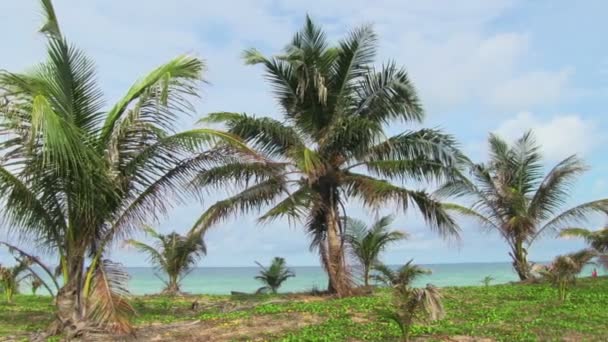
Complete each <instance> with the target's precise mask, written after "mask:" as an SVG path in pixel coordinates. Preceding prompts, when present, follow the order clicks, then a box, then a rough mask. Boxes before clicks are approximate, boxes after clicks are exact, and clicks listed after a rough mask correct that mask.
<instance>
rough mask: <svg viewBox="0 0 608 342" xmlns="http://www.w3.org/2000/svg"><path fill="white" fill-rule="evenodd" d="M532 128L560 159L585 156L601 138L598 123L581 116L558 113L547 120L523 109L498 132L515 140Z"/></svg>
mask: <svg viewBox="0 0 608 342" xmlns="http://www.w3.org/2000/svg"><path fill="white" fill-rule="evenodd" d="M527 130H532V131H534V134H535V136H536V140H537V141H538V143H539V144H540V145H541V146H542V150H543V152H544V154H545V156H546V157H547V158H548V159H550V160H553V161H555V160H560V159H563V158H565V157H567V156H569V155H572V154H579V155H583V156H584V155H585V154H587V153H588V152H590V151H591V150H592V149H593V147H595V146H596V145H597V144H598V142H599V141H600V140H601V135H600V134H599V131H598V129H597V127H596V125H595V124H594V123H593V122H592V121H590V120H586V119H584V118H582V117H581V116H580V115H575V114H571V115H557V116H553V117H551V118H549V119H546V120H543V119H540V118H538V117H537V116H535V115H533V114H531V113H528V112H522V113H519V114H517V115H516V116H515V117H514V118H512V119H509V120H506V121H504V122H503V123H502V124H500V126H499V127H498V128H497V129H496V130H495V133H497V134H498V135H500V136H502V137H504V138H505V139H509V140H514V139H517V138H518V137H520V136H521V135H522V134H523V133H524V132H525V131H527Z"/></svg>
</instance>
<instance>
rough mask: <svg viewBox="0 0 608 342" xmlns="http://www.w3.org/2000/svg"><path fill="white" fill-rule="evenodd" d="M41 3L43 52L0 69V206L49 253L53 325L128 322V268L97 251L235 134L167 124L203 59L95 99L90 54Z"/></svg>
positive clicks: (179, 110)
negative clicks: (22, 64) (55, 278)
mask: <svg viewBox="0 0 608 342" xmlns="http://www.w3.org/2000/svg"><path fill="white" fill-rule="evenodd" d="M42 7H43V11H44V13H45V15H46V23H45V24H44V26H43V27H42V29H41V32H42V33H43V34H44V35H45V37H46V41H47V54H48V57H47V60H46V61H45V62H44V63H42V64H40V65H38V66H36V67H35V68H33V69H32V71H31V72H27V73H13V72H8V71H2V72H1V73H0V99H1V100H0V135H1V136H2V141H1V142H0V156H1V158H0V202H1V205H0V208H2V209H1V210H0V214H1V215H2V216H3V218H4V219H5V220H6V221H7V223H8V224H7V226H11V227H13V230H12V231H11V232H12V233H16V234H18V235H20V237H21V238H23V239H30V240H34V241H40V242H41V246H40V247H41V248H43V249H44V250H46V251H49V252H52V253H54V254H55V255H58V257H59V264H60V267H61V273H62V277H63V286H62V288H61V290H60V291H59V293H58V295H57V298H56V303H57V317H58V320H57V321H56V322H55V323H54V325H53V327H52V328H53V329H51V330H53V332H58V331H62V330H65V331H67V332H68V333H67V336H68V337H71V335H72V334H73V333H74V334H79V333H81V332H82V330H86V329H87V328H88V327H90V326H91V325H95V328H101V329H106V330H114V331H116V332H130V331H132V329H131V326H130V324H129V315H130V314H131V312H132V309H131V308H130V307H129V306H128V302H127V301H126V300H125V298H124V297H123V296H122V295H126V294H127V292H126V291H124V289H125V286H124V284H123V283H121V281H126V279H127V277H126V274H125V273H124V272H121V271H120V268H119V265H118V264H114V263H111V262H109V261H106V260H104V251H105V250H106V249H107V247H108V246H110V245H111V244H112V242H113V241H115V240H117V239H123V238H124V237H125V236H126V235H128V234H129V233H130V232H131V231H133V230H134V229H136V228H139V227H140V226H141V225H142V224H143V223H144V222H145V221H148V220H150V219H154V218H156V216H157V215H160V214H163V213H165V212H166V211H167V210H168V209H169V208H170V207H171V205H172V204H173V203H174V201H172V200H174V199H176V200H182V199H184V196H185V195H186V194H187V193H186V192H184V191H181V190H178V189H179V188H180V186H181V185H185V184H187V183H189V182H190V181H191V176H193V175H194V174H195V172H196V171H197V170H198V169H199V168H201V167H202V165H204V164H205V163H206V162H207V161H208V160H210V159H213V158H216V156H217V153H216V152H214V153H203V152H202V149H203V148H204V147H205V146H209V145H210V144H212V143H214V142H216V141H218V140H230V141H233V142H234V143H235V144H236V143H238V142H237V140H236V139H233V138H231V137H228V136H227V135H226V134H225V133H220V132H216V131H213V130H209V129H193V130H189V131H184V132H176V121H177V120H176V119H177V117H178V116H179V115H181V114H186V113H189V112H192V111H193V108H192V106H191V105H190V103H189V99H190V98H191V97H194V96H196V95H197V87H198V85H199V84H200V82H201V80H202V78H201V75H202V72H203V70H204V63H203V62H202V61H201V60H200V59H198V58H195V57H191V56H179V57H177V58H174V59H172V60H170V61H169V62H168V63H166V64H163V65H161V66H159V67H158V68H156V69H154V70H153V71H152V72H151V73H149V74H148V75H145V76H144V77H143V78H140V79H139V80H138V81H137V82H135V83H134V84H133V86H131V88H129V90H128V91H127V93H126V95H125V96H124V97H121V98H120V99H119V100H118V102H117V103H116V104H114V105H112V106H111V107H109V109H107V110H104V109H103V108H104V105H103V101H102V93H101V90H100V89H99V88H98V87H97V82H96V73H95V68H94V65H93V63H92V61H91V60H90V59H89V58H88V57H86V55H85V54H84V53H83V52H82V51H80V50H79V49H78V48H76V47H75V46H73V45H71V44H70V43H69V42H68V41H67V39H66V38H65V36H64V35H63V34H62V31H61V30H60V26H59V24H58V21H57V16H56V13H55V11H54V9H53V6H52V4H51V1H50V0H42ZM85 260H90V264H89V265H88V267H85ZM111 277H115V278H111ZM92 291H93V292H95V294H96V295H95V296H92V295H91V296H90V293H92ZM108 300H110V301H112V303H108V302H107V301H108ZM104 301H106V302H104Z"/></svg>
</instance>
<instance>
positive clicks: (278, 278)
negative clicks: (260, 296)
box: [255, 257, 296, 293]
mask: <svg viewBox="0 0 608 342" xmlns="http://www.w3.org/2000/svg"><path fill="white" fill-rule="evenodd" d="M256 264H258V266H260V268H261V270H260V275H257V276H256V277H255V279H257V280H259V281H261V282H262V283H264V284H265V285H264V286H262V287H260V288H259V289H258V292H266V291H270V292H272V293H277V290H278V289H279V287H281V285H283V283H284V282H285V280H287V279H289V278H292V277H295V276H296V274H295V273H293V272H292V271H291V270H290V269H288V268H287V266H286V265H285V259H283V258H279V257H275V258H274V259H272V263H271V264H270V266H269V267H264V266H263V265H262V264H260V263H259V262H257V261H256Z"/></svg>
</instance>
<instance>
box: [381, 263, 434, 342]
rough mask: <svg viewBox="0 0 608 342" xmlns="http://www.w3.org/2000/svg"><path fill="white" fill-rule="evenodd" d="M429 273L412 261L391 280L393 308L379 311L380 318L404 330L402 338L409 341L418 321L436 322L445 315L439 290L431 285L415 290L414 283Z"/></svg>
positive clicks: (402, 267) (401, 268)
mask: <svg viewBox="0 0 608 342" xmlns="http://www.w3.org/2000/svg"><path fill="white" fill-rule="evenodd" d="M428 273H429V271H428V270H425V269H423V268H420V267H419V266H417V265H414V264H412V261H409V262H408V263H406V264H405V265H403V266H401V267H400V268H399V269H398V270H397V271H396V274H394V275H393V277H392V297H393V300H392V304H393V305H392V307H391V308H390V309H387V310H383V311H380V312H379V314H380V316H381V317H383V318H385V319H387V320H389V321H392V322H395V324H397V326H398V327H399V330H400V331H401V339H402V340H403V341H409V340H410V335H411V331H412V325H413V324H414V321H415V320H418V321H422V322H426V321H430V322H432V321H436V320H438V319H441V318H443V317H444V316H445V311H444V309H443V303H442V296H441V293H440V292H439V289H438V288H436V287H434V286H433V285H430V284H428V285H427V286H426V287H424V288H413V287H412V282H413V281H414V280H416V278H417V277H419V276H421V275H424V274H428Z"/></svg>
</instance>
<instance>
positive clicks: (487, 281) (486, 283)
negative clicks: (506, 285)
mask: <svg viewBox="0 0 608 342" xmlns="http://www.w3.org/2000/svg"><path fill="white" fill-rule="evenodd" d="M494 280H495V279H494V277H492V276H485V277H484V278H483V279H482V280H481V283H482V284H483V286H485V287H488V286H490V284H491V283H492V282H493V281H494Z"/></svg>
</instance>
